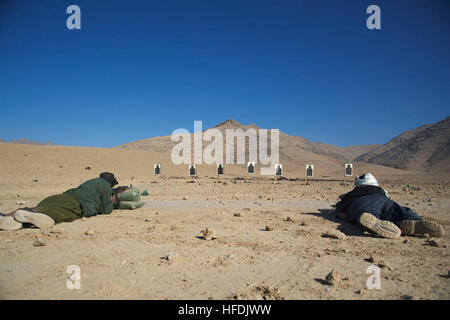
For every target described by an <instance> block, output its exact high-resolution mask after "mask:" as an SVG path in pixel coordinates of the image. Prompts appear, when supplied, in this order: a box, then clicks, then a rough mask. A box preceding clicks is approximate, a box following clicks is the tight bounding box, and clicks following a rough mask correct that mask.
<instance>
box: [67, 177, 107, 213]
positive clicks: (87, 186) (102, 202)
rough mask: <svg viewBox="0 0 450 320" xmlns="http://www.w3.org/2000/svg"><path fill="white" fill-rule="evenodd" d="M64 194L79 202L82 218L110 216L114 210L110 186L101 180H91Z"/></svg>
mask: <svg viewBox="0 0 450 320" xmlns="http://www.w3.org/2000/svg"><path fill="white" fill-rule="evenodd" d="M64 193H67V194H70V195H72V196H74V197H75V198H76V199H77V200H78V201H79V202H80V204H81V207H82V208H83V217H91V216H96V215H97V214H110V213H111V212H112V211H113V209H114V204H113V202H112V201H111V194H112V189H111V185H110V184H109V183H108V181H106V180H105V179H102V178H96V179H91V180H89V181H86V182H84V183H83V184H81V185H80V186H79V187H78V188H74V189H70V190H67V191H66V192H64Z"/></svg>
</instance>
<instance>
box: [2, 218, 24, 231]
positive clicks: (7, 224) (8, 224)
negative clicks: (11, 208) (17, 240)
mask: <svg viewBox="0 0 450 320" xmlns="http://www.w3.org/2000/svg"><path fill="white" fill-rule="evenodd" d="M21 228H22V224H21V223H19V222H17V221H16V220H14V218H13V217H11V216H0V230H4V231H12V230H19V229H21Z"/></svg>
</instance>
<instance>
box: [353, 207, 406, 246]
mask: <svg viewBox="0 0 450 320" xmlns="http://www.w3.org/2000/svg"><path fill="white" fill-rule="evenodd" d="M359 223H360V224H361V225H362V226H363V227H365V228H367V229H368V230H369V231H371V232H373V233H374V234H376V235H378V236H380V237H383V238H388V239H395V238H398V237H400V235H401V230H400V228H399V227H397V226H396V225H395V224H394V223H392V222H390V221H386V220H380V219H377V217H375V216H374V215H373V214H370V213H368V212H364V213H363V214H362V215H361V217H360V218H359Z"/></svg>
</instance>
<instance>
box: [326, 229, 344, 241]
mask: <svg viewBox="0 0 450 320" xmlns="http://www.w3.org/2000/svg"><path fill="white" fill-rule="evenodd" d="M322 237H324V238H333V239H338V240H345V234H344V233H343V232H340V231H339V230H332V231H327V232H325V233H323V234H322Z"/></svg>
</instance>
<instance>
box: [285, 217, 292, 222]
mask: <svg viewBox="0 0 450 320" xmlns="http://www.w3.org/2000/svg"><path fill="white" fill-rule="evenodd" d="M283 221H286V222H294V220H292V219H291V217H287V218H286V219H283Z"/></svg>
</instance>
